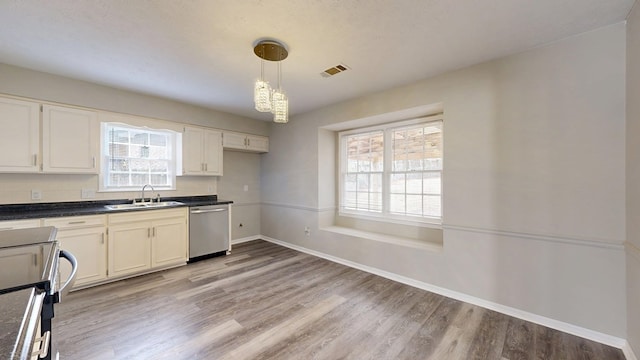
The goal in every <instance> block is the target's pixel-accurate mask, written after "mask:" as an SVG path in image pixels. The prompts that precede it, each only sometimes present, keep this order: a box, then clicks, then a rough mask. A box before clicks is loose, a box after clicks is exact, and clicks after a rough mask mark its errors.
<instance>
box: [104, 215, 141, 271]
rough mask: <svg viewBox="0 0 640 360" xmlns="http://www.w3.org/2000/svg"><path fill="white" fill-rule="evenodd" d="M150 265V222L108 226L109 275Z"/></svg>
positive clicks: (138, 269)
mask: <svg viewBox="0 0 640 360" xmlns="http://www.w3.org/2000/svg"><path fill="white" fill-rule="evenodd" d="M150 267H151V224H150V223H149V222H143V223H138V222H135V223H129V224H121V225H113V226H110V227H109V276H110V277H113V276H120V275H126V274H132V273H135V272H139V271H144V270H147V269H149V268H150Z"/></svg>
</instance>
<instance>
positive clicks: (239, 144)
mask: <svg viewBox="0 0 640 360" xmlns="http://www.w3.org/2000/svg"><path fill="white" fill-rule="evenodd" d="M246 141H247V136H246V135H245V134H240V133H234V132H226V131H225V132H224V138H223V141H222V146H223V147H224V148H225V149H239V150H244V149H246V148H247V143H246Z"/></svg>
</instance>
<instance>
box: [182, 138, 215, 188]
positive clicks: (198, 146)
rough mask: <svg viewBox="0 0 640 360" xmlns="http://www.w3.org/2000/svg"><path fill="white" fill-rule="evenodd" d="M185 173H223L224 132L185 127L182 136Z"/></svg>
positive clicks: (211, 174)
mask: <svg viewBox="0 0 640 360" xmlns="http://www.w3.org/2000/svg"><path fill="white" fill-rule="evenodd" d="M182 167H183V169H182V173H183V175H205V176H221V175H222V133H221V132H220V131H215V130H209V129H204V128H198V127H185V128H184V133H183V137H182Z"/></svg>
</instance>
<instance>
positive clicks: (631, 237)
mask: <svg viewBox="0 0 640 360" xmlns="http://www.w3.org/2000/svg"><path fill="white" fill-rule="evenodd" d="M638 64H640V5H639V4H638V3H637V2H636V4H635V6H634V8H633V10H632V11H631V13H630V14H629V17H628V19H627V129H626V145H627V154H626V160H627V244H626V245H627V246H626V249H627V319H628V320H627V322H628V324H627V339H628V341H629V343H630V344H631V347H632V348H633V350H634V352H635V353H636V354H640V305H639V304H640V221H639V220H640V186H638V184H640V102H639V101H638V99H640V67H639V66H638Z"/></svg>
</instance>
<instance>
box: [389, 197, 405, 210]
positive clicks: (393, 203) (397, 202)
mask: <svg viewBox="0 0 640 360" xmlns="http://www.w3.org/2000/svg"><path fill="white" fill-rule="evenodd" d="M404 197H405V196H404V194H402V195H398V194H391V195H390V197H389V200H390V201H389V211H390V212H392V213H396V214H404V212H405V198H404Z"/></svg>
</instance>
